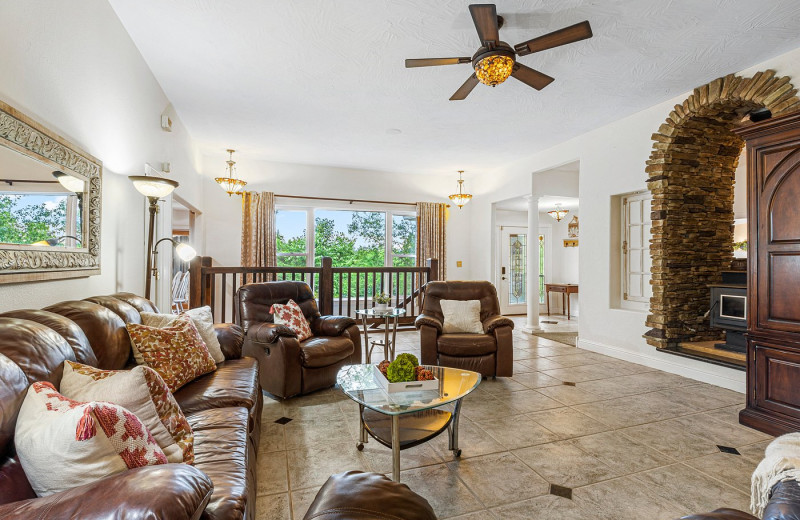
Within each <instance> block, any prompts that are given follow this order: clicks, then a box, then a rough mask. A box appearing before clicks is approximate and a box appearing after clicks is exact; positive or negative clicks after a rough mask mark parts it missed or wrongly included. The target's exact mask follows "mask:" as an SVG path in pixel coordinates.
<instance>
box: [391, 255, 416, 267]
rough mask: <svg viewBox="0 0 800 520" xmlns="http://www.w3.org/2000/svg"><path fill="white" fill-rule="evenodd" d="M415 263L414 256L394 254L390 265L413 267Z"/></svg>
mask: <svg viewBox="0 0 800 520" xmlns="http://www.w3.org/2000/svg"><path fill="white" fill-rule="evenodd" d="M416 264H417V260H416V258H412V257H410V256H395V257H393V258H392V265H393V266H394V267H414V266H415V265H416Z"/></svg>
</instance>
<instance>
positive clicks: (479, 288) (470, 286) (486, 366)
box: [414, 281, 514, 377]
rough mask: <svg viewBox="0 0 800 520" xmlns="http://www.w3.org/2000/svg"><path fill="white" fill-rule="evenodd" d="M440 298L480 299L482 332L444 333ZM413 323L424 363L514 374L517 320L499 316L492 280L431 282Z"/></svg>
mask: <svg viewBox="0 0 800 520" xmlns="http://www.w3.org/2000/svg"><path fill="white" fill-rule="evenodd" d="M441 300H480V302H481V314H480V319H481V322H482V324H483V334H460V333H459V334H442V327H443V322H444V315H443V314H442V307H441V304H440V303H439V302H440V301H441ZM414 325H415V326H416V327H417V329H418V330H419V337H420V348H421V357H422V359H421V363H422V364H423V365H440V366H445V367H453V368H463V369H466V370H472V371H474V372H480V373H481V375H483V376H484V377H488V376H501V377H511V376H512V375H513V362H514V356H513V338H512V330H513V329H514V322H513V321H511V320H510V319H509V318H506V317H505V316H501V315H500V302H499V300H498V299H497V291H496V290H495V288H494V285H492V284H491V283H490V282H481V281H475V282H472V281H469V282H457V281H453V282H428V283H427V284H426V285H425V299H424V300H423V302H422V313H421V314H420V315H419V316H417V320H416V322H415V323H414Z"/></svg>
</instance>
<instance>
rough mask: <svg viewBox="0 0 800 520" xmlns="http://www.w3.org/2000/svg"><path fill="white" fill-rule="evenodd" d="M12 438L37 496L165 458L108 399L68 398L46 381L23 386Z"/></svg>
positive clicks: (137, 422)
mask: <svg viewBox="0 0 800 520" xmlns="http://www.w3.org/2000/svg"><path fill="white" fill-rule="evenodd" d="M14 443H15V445H16V450H17V455H19V461H20V464H22V469H23V470H24V471H25V475H26V476H27V477H28V480H29V481H30V483H31V487H33V490H34V491H35V492H36V494H37V495H38V496H40V497H42V496H47V495H52V494H53V493H58V492H60V491H64V490H66V489H71V488H74V487H77V486H82V485H84V484H89V483H91V482H95V481H97V480H100V479H102V478H105V477H108V476H110V475H114V474H116V473H121V472H123V471H126V470H128V469H133V468H139V467H142V466H152V465H157V464H167V457H166V456H165V455H164V452H163V451H162V450H161V448H159V446H158V443H157V442H156V441H155V439H154V438H153V436H152V435H151V434H150V431H149V430H148V429H147V427H146V426H145V425H144V424H143V423H142V421H140V420H139V418H138V417H136V415H135V414H133V413H131V412H130V411H129V410H127V409H125V408H123V407H122V406H118V405H115V404H111V403H104V402H89V403H85V402H80V401H73V400H72V399H69V398H67V397H64V396H63V395H61V394H60V393H59V392H58V391H56V389H55V387H54V386H53V385H52V384H51V383H49V382H38V383H34V384H32V385H31V386H30V387H29V388H28V393H27V394H26V395H25V400H24V401H23V402H22V407H21V408H20V411H19V416H18V417H17V424H16V429H15V431H14Z"/></svg>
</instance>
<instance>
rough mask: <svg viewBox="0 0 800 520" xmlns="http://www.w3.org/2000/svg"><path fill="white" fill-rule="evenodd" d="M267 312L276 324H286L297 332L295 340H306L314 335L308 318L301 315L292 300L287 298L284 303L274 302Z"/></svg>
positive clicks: (300, 311)
mask: <svg viewBox="0 0 800 520" xmlns="http://www.w3.org/2000/svg"><path fill="white" fill-rule="evenodd" d="M269 312H270V314H272V315H273V319H274V321H275V324H276V325H286V326H287V327H289V329H290V330H291V331H292V332H294V333H295V334H297V341H303V340H306V339H308V338H310V337H311V336H313V335H314V334H312V333H311V327H310V326H309V324H308V320H306V317H305V316H303V311H302V309H300V306H299V305H297V302H295V301H294V300H289V301H288V302H287V303H286V304H285V305H283V304H280V303H274V304H272V307H270V308H269Z"/></svg>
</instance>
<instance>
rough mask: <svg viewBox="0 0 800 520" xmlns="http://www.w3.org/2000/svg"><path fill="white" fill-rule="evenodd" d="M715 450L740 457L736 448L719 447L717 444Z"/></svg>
mask: <svg viewBox="0 0 800 520" xmlns="http://www.w3.org/2000/svg"><path fill="white" fill-rule="evenodd" d="M717 448H719V451H721V452H722V453H730V454H732V455H741V453H739V450H737V449H736V448H731V447H730V446H720V445H719V444H717Z"/></svg>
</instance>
